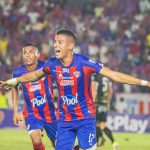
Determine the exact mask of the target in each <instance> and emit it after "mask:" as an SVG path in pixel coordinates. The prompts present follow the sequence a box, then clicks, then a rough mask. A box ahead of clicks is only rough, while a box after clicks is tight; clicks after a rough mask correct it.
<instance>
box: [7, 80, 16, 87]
mask: <svg viewBox="0 0 150 150" xmlns="http://www.w3.org/2000/svg"><path fill="white" fill-rule="evenodd" d="M7 84H8V85H10V86H16V85H17V84H18V81H17V78H13V79H9V80H7Z"/></svg>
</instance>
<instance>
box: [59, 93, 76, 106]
mask: <svg viewBox="0 0 150 150" xmlns="http://www.w3.org/2000/svg"><path fill="white" fill-rule="evenodd" d="M77 97H78V94H76V96H73V95H71V94H68V95H67V96H61V98H62V100H63V102H64V104H65V105H68V106H69V105H76V104H78V99H77Z"/></svg>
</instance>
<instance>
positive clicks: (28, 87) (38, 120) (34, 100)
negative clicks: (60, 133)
mask: <svg viewBox="0 0 150 150" xmlns="http://www.w3.org/2000/svg"><path fill="white" fill-rule="evenodd" d="M22 57H23V61H24V63H25V64H24V65H21V66H19V67H18V68H16V69H15V70H14V71H13V77H20V76H22V75H23V74H26V73H29V72H32V71H34V70H38V69H40V68H42V67H43V65H44V62H41V61H38V58H39V52H38V49H37V47H36V46H35V45H34V44H33V43H27V44H26V45H25V46H24V47H23V50H22ZM21 86H22V90H23V95H24V100H25V101H24V111H23V115H24V118H25V123H26V128H27V130H28V132H29V135H30V137H31V140H32V143H33V147H34V150H45V147H44V145H43V143H42V136H41V130H43V129H45V130H46V133H47V135H48V137H49V138H50V140H51V142H52V145H53V147H54V146H55V138H56V131H57V121H56V116H55V108H54V104H53V95H52V93H53V92H52V79H51V77H50V76H49V75H46V76H45V77H43V78H41V79H40V80H38V81H36V82H30V83H21ZM12 100H13V112H14V117H13V119H14V124H16V125H18V124H19V123H20V119H22V118H20V117H21V116H20V114H19V113H18V109H17V108H18V84H17V85H16V86H14V87H13V88H12Z"/></svg>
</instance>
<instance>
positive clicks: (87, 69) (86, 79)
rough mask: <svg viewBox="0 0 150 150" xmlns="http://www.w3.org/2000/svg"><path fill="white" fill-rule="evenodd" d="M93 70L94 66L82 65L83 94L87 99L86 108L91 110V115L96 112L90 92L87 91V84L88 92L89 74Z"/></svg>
mask: <svg viewBox="0 0 150 150" xmlns="http://www.w3.org/2000/svg"><path fill="white" fill-rule="evenodd" d="M93 71H94V68H90V67H83V72H84V95H85V98H86V101H87V107H88V110H89V111H90V112H91V115H92V117H94V116H95V114H96V109H95V105H94V102H93V99H92V93H89V89H88V87H89V84H90V92H91V83H89V78H90V74H91V73H92V72H93Z"/></svg>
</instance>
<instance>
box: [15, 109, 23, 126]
mask: <svg viewBox="0 0 150 150" xmlns="http://www.w3.org/2000/svg"><path fill="white" fill-rule="evenodd" d="M13 121H14V124H15V125H17V126H19V127H25V122H24V116H23V115H22V113H19V112H15V113H14V116H13Z"/></svg>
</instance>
